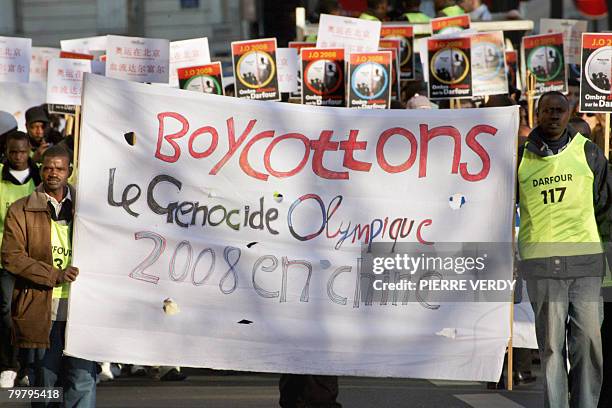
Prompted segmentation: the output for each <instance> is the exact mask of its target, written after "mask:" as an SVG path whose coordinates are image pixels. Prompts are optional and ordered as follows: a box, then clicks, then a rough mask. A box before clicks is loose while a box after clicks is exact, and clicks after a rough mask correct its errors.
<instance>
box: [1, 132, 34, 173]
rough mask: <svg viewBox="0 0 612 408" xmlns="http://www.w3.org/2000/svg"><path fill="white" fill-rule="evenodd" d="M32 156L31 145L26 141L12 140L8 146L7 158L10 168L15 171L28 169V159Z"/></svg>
mask: <svg viewBox="0 0 612 408" xmlns="http://www.w3.org/2000/svg"><path fill="white" fill-rule="evenodd" d="M29 155H30V143H28V142H27V141H26V140H15V139H11V140H9V141H8V143H7V144H6V157H7V158H8V162H9V167H10V168H11V169H13V170H25V169H27V168H28V157H29Z"/></svg>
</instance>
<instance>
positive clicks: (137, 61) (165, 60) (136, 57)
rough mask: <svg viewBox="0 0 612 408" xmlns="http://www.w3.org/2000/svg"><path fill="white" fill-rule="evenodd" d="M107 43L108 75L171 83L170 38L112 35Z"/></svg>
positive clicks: (136, 80) (130, 79) (141, 80)
mask: <svg viewBox="0 0 612 408" xmlns="http://www.w3.org/2000/svg"><path fill="white" fill-rule="evenodd" d="M106 47H107V48H106V67H107V68H106V76H108V77H110V78H117V79H123V80H126V81H135V82H155V83H164V84H167V83H168V71H169V68H168V65H169V52H170V42H169V41H168V40H164V39H157V38H140V37H124V36H118V35H109V36H107V42H106Z"/></svg>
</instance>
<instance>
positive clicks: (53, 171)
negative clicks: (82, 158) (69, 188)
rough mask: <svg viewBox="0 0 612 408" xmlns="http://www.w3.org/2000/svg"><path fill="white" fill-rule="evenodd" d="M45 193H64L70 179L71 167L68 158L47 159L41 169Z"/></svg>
mask: <svg viewBox="0 0 612 408" xmlns="http://www.w3.org/2000/svg"><path fill="white" fill-rule="evenodd" d="M41 177H42V182H43V186H44V188H45V191H47V192H55V191H63V190H64V188H65V187H66V183H67V181H68V177H70V165H69V162H68V159H67V158H66V157H52V156H51V157H45V159H44V160H43V163H42V167H41Z"/></svg>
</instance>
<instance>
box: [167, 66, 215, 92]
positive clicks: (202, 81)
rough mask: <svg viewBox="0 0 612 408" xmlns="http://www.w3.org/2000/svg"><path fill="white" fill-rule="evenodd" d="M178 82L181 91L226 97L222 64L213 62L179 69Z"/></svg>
mask: <svg viewBox="0 0 612 408" xmlns="http://www.w3.org/2000/svg"><path fill="white" fill-rule="evenodd" d="M178 80H179V86H180V88H181V89H186V90H188V91H195V92H203V93H208V94H215V95H224V94H225V90H224V88H223V73H222V68H221V63H220V62H218V61H217V62H211V63H210V64H206V65H199V66H197V67H186V68H179V69H178Z"/></svg>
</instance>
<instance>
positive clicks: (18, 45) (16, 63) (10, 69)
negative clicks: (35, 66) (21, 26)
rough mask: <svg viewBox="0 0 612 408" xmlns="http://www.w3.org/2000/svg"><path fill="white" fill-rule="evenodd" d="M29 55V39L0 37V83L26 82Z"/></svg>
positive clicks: (30, 47) (28, 69) (30, 46)
mask: <svg viewBox="0 0 612 408" xmlns="http://www.w3.org/2000/svg"><path fill="white" fill-rule="evenodd" d="M31 53H32V40H31V39H30V38H17V37H0V82H28V81H29V78H30V58H31Z"/></svg>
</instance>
